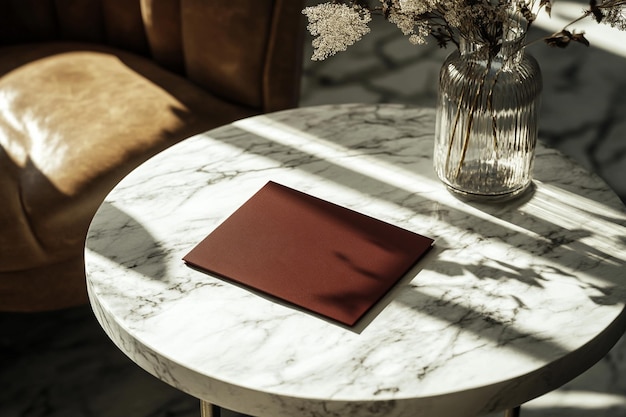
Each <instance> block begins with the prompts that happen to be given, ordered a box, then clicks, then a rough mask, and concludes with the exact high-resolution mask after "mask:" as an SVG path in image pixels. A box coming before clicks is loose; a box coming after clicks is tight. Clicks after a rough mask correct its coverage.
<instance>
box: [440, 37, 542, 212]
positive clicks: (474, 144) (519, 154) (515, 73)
mask: <svg viewBox="0 0 626 417" xmlns="http://www.w3.org/2000/svg"><path fill="white" fill-rule="evenodd" d="M485 50H486V48H484V47H483V48H482V49H481V48H480V47H478V46H477V45H475V44H471V43H468V42H461V44H460V48H459V50H458V51H456V52H454V53H452V54H451V55H450V56H449V57H448V58H447V59H446V61H445V63H444V64H443V66H442V68H441V72H440V77H439V98H438V104H437V123H436V132H435V149H434V167H435V171H436V173H437V175H438V176H439V178H440V179H441V181H443V182H444V183H445V184H446V185H447V187H448V189H450V190H451V191H453V192H455V193H458V194H461V195H462V196H464V197H468V198H471V199H481V200H504V199H508V198H511V197H514V196H517V195H519V194H521V193H522V192H523V191H524V190H525V189H526V188H527V187H528V186H529V184H530V183H531V180H532V168H533V161H534V156H535V145H536V142H537V131H538V127H537V124H538V111H539V104H540V94H541V89H542V79H541V71H540V69H539V65H538V64H537V61H536V60H535V59H534V58H533V57H532V56H530V55H528V54H526V53H525V51H524V48H523V47H522V46H521V40H520V39H514V40H512V41H505V42H504V43H503V44H502V47H501V48H500V51H499V52H498V53H497V54H496V55H495V56H491V57H490V56H489V54H488V53H485Z"/></svg>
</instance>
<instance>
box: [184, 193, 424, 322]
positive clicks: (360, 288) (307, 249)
mask: <svg viewBox="0 0 626 417" xmlns="http://www.w3.org/2000/svg"><path fill="white" fill-rule="evenodd" d="M432 244H433V240H432V239H430V238H428V237H424V236H421V235H419V234H416V233H413V232H410V231H408V230H405V229H402V228H399V227H396V226H393V225H391V224H389V223H385V222H382V221H380V220H377V219H374V218H372V217H368V216H365V215H363V214H360V213H357V212H355V211H353V210H349V209H347V208H344V207H340V206H338V205H336V204H332V203H329V202H327V201H324V200H321V199H319V198H316V197H312V196H310V195H308V194H305V193H302V192H300V191H296V190H293V189H291V188H288V187H285V186H283V185H280V184H277V183H274V182H271V181H270V182H268V183H267V184H266V185H265V186H264V187H263V188H261V190H259V191H258V192H257V193H256V194H254V195H253V196H252V197H251V198H250V199H249V200H248V201H246V202H245V203H244V204H243V205H242V206H241V207H240V208H239V209H237V210H236V211H235V212H234V213H233V214H232V215H231V216H230V217H228V218H227V219H226V220H225V221H224V222H223V223H222V224H220V225H219V226H218V227H217V228H216V229H215V230H214V231H213V232H211V233H210V234H209V235H208V236H207V237H206V238H205V239H204V240H203V241H202V242H200V243H199V244H198V245H197V246H196V247H194V248H193V249H192V250H191V251H190V252H189V253H188V254H187V255H186V256H185V257H184V258H183V260H184V261H185V262H186V263H187V264H188V265H190V266H193V267H195V268H198V269H200V270H203V271H206V272H209V273H211V274H215V275H218V276H220V277H222V278H226V279H229V280H232V281H234V282H237V283H240V284H243V285H244V286H248V287H250V288H253V289H255V290H258V291H261V292H263V293H265V294H269V295H271V296H274V297H276V298H279V299H282V300H284V301H287V302H289V303H293V304H295V305H297V306H300V307H302V308H304V309H306V310H309V311H312V312H315V313H317V314H320V315H322V316H325V317H328V318H331V319H334V320H336V321H338V322H341V323H344V324H347V325H349V326H352V325H354V324H355V323H356V322H357V321H358V320H359V318H361V317H362V316H363V315H364V314H365V313H366V312H367V311H368V310H369V309H370V308H371V307H372V306H373V305H374V304H376V302H377V301H379V300H380V299H381V298H382V297H383V296H384V295H385V293H387V291H389V290H390V289H391V287H393V285H394V284H395V283H396V282H397V281H398V280H399V279H400V278H402V276H403V275H404V274H405V273H406V272H407V271H408V270H409V269H410V268H411V267H412V266H413V265H414V264H415V263H416V262H417V261H418V260H419V259H420V258H421V257H422V256H423V255H424V254H425V253H426V252H427V251H428V250H429V249H430V248H431V247H432Z"/></svg>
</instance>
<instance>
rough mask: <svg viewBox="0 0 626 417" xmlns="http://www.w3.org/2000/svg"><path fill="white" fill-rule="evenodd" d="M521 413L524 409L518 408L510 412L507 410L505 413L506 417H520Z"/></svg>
mask: <svg viewBox="0 0 626 417" xmlns="http://www.w3.org/2000/svg"><path fill="white" fill-rule="evenodd" d="M521 413H522V407H521V406H517V407H515V408H511V409H510V410H506V411H505V412H504V417H520V414H521Z"/></svg>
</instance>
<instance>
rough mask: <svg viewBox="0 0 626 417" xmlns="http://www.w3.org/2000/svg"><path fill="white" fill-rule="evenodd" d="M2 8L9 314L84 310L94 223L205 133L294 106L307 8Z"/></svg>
mask: <svg viewBox="0 0 626 417" xmlns="http://www.w3.org/2000/svg"><path fill="white" fill-rule="evenodd" d="M0 8H1V9H3V10H0V44H1V45H2V46H0V310H3V311H43V310H50V309H59V308H64V307H69V306H74V305H79V304H84V303H85V302H86V301H87V296H86V288H85V274H84V259H83V256H84V246H85V236H86V233H87V229H88V227H89V224H90V221H91V219H92V218H93V215H94V214H95V212H96V210H97V209H98V207H99V205H100V204H101V202H102V201H103V199H104V198H105V196H106V195H107V194H108V192H109V191H110V190H111V189H112V188H113V187H114V186H115V184H117V182H119V180H120V179H122V178H123V177H124V176H125V175H126V174H127V173H128V172H130V171H131V170H132V169H133V168H135V167H136V166H137V165H139V164H140V163H141V162H143V161H145V160H146V159H148V158H149V157H150V156H152V155H154V154H155V153H157V152H159V151H161V150H163V149H165V148H166V147H168V146H171V145H172V144H174V143H177V142H179V141H181V140H183V139H185V138H188V137H190V136H192V135H194V134H196V133H199V132H202V131H205V130H207V129H211V128H213V127H216V126H220V125H223V124H226V123H229V122H231V121H233V120H236V119H240V118H243V117H247V116H250V115H253V114H259V113H263V112H269V111H275V110H281V109H285V108H289V107H294V106H296V105H297V100H298V94H299V80H300V73H301V63H302V44H303V38H302V32H303V27H304V25H303V24H302V21H301V16H302V15H301V13H300V12H301V9H302V2H301V1H294V0H229V1H228V2H219V1H207V0H161V1H156V0H85V1H81V2H75V1H53V0H49V1H42V0H20V1H19V2H18V1H12V2H7V3H5V4H3V5H2V6H0ZM155 209H158V208H155Z"/></svg>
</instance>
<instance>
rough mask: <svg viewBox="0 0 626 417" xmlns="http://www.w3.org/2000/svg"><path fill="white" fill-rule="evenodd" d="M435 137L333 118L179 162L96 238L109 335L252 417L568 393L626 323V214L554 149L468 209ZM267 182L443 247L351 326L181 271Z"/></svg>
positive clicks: (147, 183) (168, 164) (396, 409)
mask: <svg viewBox="0 0 626 417" xmlns="http://www.w3.org/2000/svg"><path fill="white" fill-rule="evenodd" d="M433 132H434V112H433V110H429V109H418V108H410V107H403V106H395V105H379V106H376V105H341V106H320V107H311V108H301V109H296V110H289V111H284V112H278V113H273V114H269V115H263V116H257V117H252V118H249V119H244V120H241V121H238V122H235V123H232V124H230V125H227V126H224V127H221V128H218V129H215V130H212V131H209V132H206V133H204V134H200V135H198V136H196V137H193V138H191V139H188V140H186V141H184V142H182V143H180V144H178V145H175V146H173V147H171V148H169V149H167V150H166V151H164V152H162V153H161V154H159V155H157V156H156V157H154V158H152V159H151V160H149V161H148V162H146V163H145V164H143V165H142V166H140V167H139V168H138V169H136V170H135V171H134V172H132V173H131V174H130V175H129V176H128V177H127V178H125V179H124V180H123V181H122V182H121V183H120V184H119V185H118V186H117V187H116V188H115V189H114V190H113V192H112V193H111V194H110V195H109V196H108V198H107V199H106V201H105V202H104V204H103V205H102V206H101V208H100V210H99V212H98V214H97V215H96V217H95V219H94V221H93V223H92V226H91V229H90V232H89V236H88V240H87V249H86V268H87V276H88V277H87V284H88V288H89V293H90V299H91V303H92V305H93V309H94V312H95V314H96V316H97V318H98V320H99V322H100V323H101V325H102V326H103V328H104V329H105V331H106V332H107V333H108V335H109V336H110V337H111V339H112V340H113V341H114V342H115V343H116V344H117V346H118V347H119V348H120V349H121V350H122V351H124V352H125V353H126V354H127V355H128V356H129V357H130V358H131V359H132V360H133V361H135V362H136V363H137V364H139V365H140V366H141V367H143V368H144V369H146V370H147V371H148V372H150V373H152V374H153V375H155V376H156V377H158V378H160V379H161V380H163V381H165V382H167V383H169V384H171V385H173V386H174V387H177V388H179V389H181V390H183V391H185V392H187V393H189V394H191V395H193V396H195V397H197V398H199V399H202V400H204V401H207V402H210V403H213V404H217V405H220V406H223V407H225V408H228V409H232V410H235V411H239V412H243V413H246V414H250V415H255V416H274V417H281V416H285V417H294V416H298V415H308V416H344V417H345V416H359V417H366V416H386V417H395V416H412V417H420V416H422V417H434V416H437V417H445V416H453V415H454V416H458V415H463V416H472V415H479V414H481V413H486V412H489V411H494V410H500V409H506V408H511V407H514V406H516V405H518V404H520V403H523V402H525V401H527V400H529V399H531V398H534V397H536V396H539V395H541V394H544V393H546V392H548V391H550V390H552V389H554V388H556V387H558V386H559V385H561V384H563V383H565V382H567V381H568V380H570V379H572V378H573V377H575V376H576V375H578V374H580V373H581V372H583V371H584V370H585V369H587V368H588V367H589V366H591V365H592V364H593V363H595V362H596V361H597V360H599V359H600V358H601V357H602V356H603V355H604V354H605V353H606V352H608V350H609V349H610V348H611V346H612V345H613V344H614V343H615V342H616V341H617V340H618V338H619V337H620V336H621V335H622V333H623V332H624V329H625V327H626V314H625V309H624V307H625V306H624V303H625V300H626V278H625V277H624V271H625V269H624V265H625V263H626V215H625V211H624V208H623V205H622V203H621V202H620V201H619V199H618V198H617V197H616V196H615V194H614V193H613V192H612V191H610V190H609V189H608V187H607V186H606V185H605V183H604V182H603V181H601V180H600V179H599V178H598V177H596V176H594V175H591V174H589V173H588V172H586V171H585V170H584V169H582V168H581V167H580V166H578V165H576V164H575V163H573V162H572V161H570V160H568V159H567V158H565V157H564V156H563V155H562V154H560V153H559V152H557V151H555V150H553V149H548V148H545V147H542V146H540V147H539V149H538V151H537V159H536V164H535V180H534V185H533V188H532V190H531V192H529V193H528V194H527V195H525V196H524V197H523V198H522V199H518V200H515V201H512V202H508V203H501V204H498V205H481V204H472V203H468V202H463V201H461V200H459V199H457V198H455V197H454V196H453V195H451V194H450V193H449V192H447V191H446V189H445V188H444V186H443V185H442V184H441V183H440V182H439V181H438V180H437V179H436V177H435V175H434V173H433V170H432V161H431V152H432V146H433V144H432V139H433ZM269 180H272V181H275V182H278V183H281V184H284V185H286V186H289V187H292V188H295V189H298V190H300V191H304V192H306V193H309V194H312V195H314V196H317V197H320V198H323V199H326V200H328V201H331V202H334V203H337V204H339V205H342V206H345V207H349V208H352V209H354V210H356V211H359V212H361V213H365V214H368V215H370V216H373V217H376V218H379V219H381V220H384V221H387V222H390V223H392V224H395V225H398V226H401V227H403V228H406V229H409V230H412V231H415V232H418V233H420V234H423V235H426V236H429V237H432V238H434V239H436V243H435V247H434V249H433V250H432V251H431V252H430V253H429V254H428V255H427V257H426V258H424V259H423V260H421V261H420V262H419V263H418V265H417V267H416V268H414V269H413V270H412V271H411V272H410V273H409V274H408V275H407V277H406V279H404V280H403V281H401V282H400V283H399V284H398V285H397V286H396V287H394V289H393V290H392V291H391V292H390V293H389V294H388V295H387V296H386V297H385V299H383V300H382V301H381V302H380V303H378V304H377V306H376V308H375V309H374V310H373V311H371V312H370V313H369V314H368V315H367V316H366V317H365V318H363V319H362V320H361V321H360V322H359V323H358V325H357V326H356V327H354V328H348V327H343V326H340V325H337V324H335V323H333V322H330V321H327V320H324V319H321V318H319V317H317V316H314V315H311V314H308V313H306V312H303V311H300V310H298V309H295V308H293V307H291V306H289V305H286V304H282V303H280V302H276V301H275V300H271V299H269V298H266V297H262V296H259V295H258V294H255V293H253V292H251V291H248V290H246V289H244V288H241V287H238V286H235V285H232V284H229V283H227V282H224V281H222V280H220V279H218V278H216V277H212V276H210V275H207V274H204V273H201V272H198V271H196V270H193V269H191V268H189V267H187V266H186V265H185V264H184V263H183V262H182V260H181V258H182V257H183V256H184V255H185V254H186V253H187V252H188V251H189V250H190V249H191V248H192V247H194V246H195V245H196V244H197V243H198V242H199V241H200V240H202V239H203V238H204V237H205V236H206V235H207V234H208V233H209V232H211V230H213V229H214V228H215V227H216V226H217V225H218V224H219V223H220V222H222V221H223V220H224V219H225V218H226V217H227V216H228V215H230V214H231V213H232V212H233V211H235V210H236V209H237V208H238V207H239V206H240V205H241V204H242V203H243V202H245V201H246V200H247V199H248V198H249V197H250V196H252V195H253V194H254V193H255V192H256V191H257V190H258V189H260V188H261V187H262V186H263V185H264V184H265V183H266V182H267V181H269ZM252 238H254V237H253V236H251V239H252Z"/></svg>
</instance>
